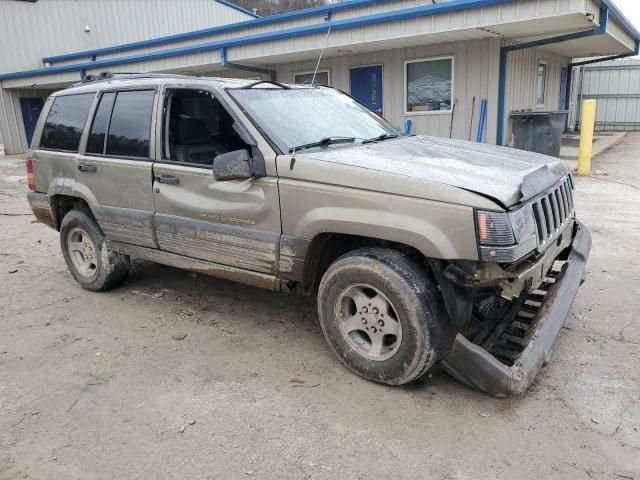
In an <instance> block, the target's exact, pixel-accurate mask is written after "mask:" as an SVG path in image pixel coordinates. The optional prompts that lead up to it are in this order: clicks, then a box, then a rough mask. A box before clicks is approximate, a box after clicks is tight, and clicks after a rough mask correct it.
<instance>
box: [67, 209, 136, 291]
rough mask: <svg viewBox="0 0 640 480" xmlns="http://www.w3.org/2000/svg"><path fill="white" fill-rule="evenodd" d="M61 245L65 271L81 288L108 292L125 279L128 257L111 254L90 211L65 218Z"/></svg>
mask: <svg viewBox="0 0 640 480" xmlns="http://www.w3.org/2000/svg"><path fill="white" fill-rule="evenodd" d="M60 245H61V247H62V254H63V255H64V260H65V262H66V263H67V268H68V269H69V271H70V272H71V275H73V278H75V279H76V281H77V282H78V283H79V284H80V285H81V286H82V288H85V289H87V290H91V291H94V292H101V291H105V290H110V289H112V288H114V287H116V286H118V285H119V284H120V283H122V281H123V280H124V279H125V278H126V277H127V274H128V272H129V257H128V256H127V255H122V254H120V253H116V252H114V251H112V250H111V248H110V246H109V242H108V241H107V239H106V237H105V236H104V234H103V233H102V230H100V227H99V226H98V224H97V223H96V221H95V220H94V218H93V215H91V212H89V211H86V210H71V211H70V212H69V213H67V214H66V215H65V216H64V218H63V219H62V224H61V225H60Z"/></svg>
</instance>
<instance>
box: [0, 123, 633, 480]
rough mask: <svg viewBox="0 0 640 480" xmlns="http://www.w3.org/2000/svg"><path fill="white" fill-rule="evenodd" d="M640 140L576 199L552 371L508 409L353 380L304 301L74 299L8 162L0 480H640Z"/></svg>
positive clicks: (127, 290) (121, 293) (0, 336)
mask: <svg viewBox="0 0 640 480" xmlns="http://www.w3.org/2000/svg"><path fill="white" fill-rule="evenodd" d="M639 150H640V135H629V136H628V137H627V138H626V140H625V141H624V142H623V143H621V144H620V145H618V146H617V147H615V148H614V149H612V150H610V151H609V152H607V153H605V154H603V155H602V156H600V157H599V158H598V160H597V161H596V162H595V164H594V170H595V173H596V175H594V176H593V177H591V178H580V179H578V181H577V183H578V184H577V193H576V203H577V207H578V211H579V215H580V217H581V218H582V219H583V220H584V221H585V223H586V224H587V225H588V226H589V227H590V228H591V229H592V233H593V238H594V246H593V251H592V257H591V261H590V266H589V270H590V277H589V279H588V280H587V283H586V284H585V285H584V287H583V288H582V289H581V291H580V292H579V294H578V297H577V299H576V302H575V304H574V307H573V309H572V311H571V314H570V316H569V317H568V319H567V322H566V324H565V328H564V329H563V332H562V334H561V336H560V338H559V339H558V341H557V343H556V348H555V354H554V357H553V360H552V362H551V363H550V364H549V365H548V366H547V367H546V368H545V369H544V370H543V371H542V372H541V373H540V375H539V376H538V378H537V381H536V382H535V384H534V386H533V388H532V389H531V390H530V391H529V392H528V393H527V394H526V395H523V396H520V397H518V398H513V399H508V400H498V399H494V398H491V397H488V396H486V395H483V394H480V393H477V392H474V391H472V390H469V389H468V388H466V387H464V386H462V385H461V384H459V383H457V382H456V381H454V380H453V379H452V378H450V377H449V376H447V375H446V374H444V373H443V372H441V371H440V370H438V369H436V370H435V371H434V372H433V374H432V375H429V376H427V377H425V378H423V379H422V380H420V381H419V382H418V383H416V384H413V385H411V386H406V387H400V388H390V387H384V386H380V385H377V384H374V383H370V382H367V381H365V380H361V379H360V378H358V377H356V376H354V375H352V374H350V373H349V372H347V371H346V370H345V369H344V368H343V367H342V366H341V365H340V363H339V362H338V361H337V360H336V359H335V358H334V357H333V356H332V354H331V352H330V350H329V348H328V346H327V345H326V344H325V342H324V339H323V337H322V332H321V330H320V328H319V325H318V319H317V314H316V310H315V303H314V301H313V300H312V299H307V298H300V297H295V296H290V295H286V294H279V293H272V292H268V291H262V290H258V289H254V288H249V287H244V286H240V285H235V284H232V283H229V282H225V281H219V280H215V279H211V278H207V277H202V276H199V275H194V274H190V273H188V272H183V271H179V270H176V269H172V268H168V267H163V266H159V265H154V264H151V263H146V262H135V264H134V269H133V272H132V275H131V277H130V279H129V281H128V282H127V283H126V284H125V285H124V286H123V287H121V288H118V289H116V290H114V291H112V292H108V293H103V294H96V293H89V292H86V291H84V290H82V289H81V288H80V287H79V286H78V285H77V284H76V283H75V282H74V281H73V279H72V278H71V276H70V275H69V273H68V272H67V270H66V267H65V264H64V261H63V259H62V255H61V253H60V247H59V243H58V235H57V233H56V232H55V231H53V230H50V229H48V228H47V227H45V226H43V225H41V224H38V223H34V220H33V217H32V216H31V215H30V211H29V208H28V205H27V202H26V200H25V195H24V191H25V179H24V174H23V171H24V168H23V161H22V159H20V158H16V157H14V158H11V157H7V158H5V159H1V160H0V479H17V478H33V479H49V478H50V479H65V480H66V479H83V480H85V479H114V478H117V479H124V478H127V479H147V478H148V479H154V480H155V479H164V478H167V479H169V478H170V479H185V478H188V479H214V478H215V479H218V478H220V479H236V478H238V479H245V478H261V479H273V478H292V479H304V478H312V479H333V478H340V479H352V478H353V479H378V478H402V479H405V478H406V479H412V478H429V479H478V478H482V479H487V478H488V479H502V478H504V479H512V478H545V479H547V478H552V479H553V478H559V479H560V478H561V479H566V478H572V479H573V478H575V479H582V478H588V479H593V478H596V479H600V478H603V479H640V432H639V429H640V382H639V376H640V322H639V321H638V320H637V319H638V315H637V309H638V307H640V215H639V213H640V191H639V190H640V159H639V158H638V155H637V152H638V151H639Z"/></svg>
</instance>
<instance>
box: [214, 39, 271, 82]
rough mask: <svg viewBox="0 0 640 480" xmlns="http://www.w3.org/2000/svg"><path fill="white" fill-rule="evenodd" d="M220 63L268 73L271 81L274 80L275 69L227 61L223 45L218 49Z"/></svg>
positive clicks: (240, 68) (248, 70) (230, 66)
mask: <svg viewBox="0 0 640 480" xmlns="http://www.w3.org/2000/svg"><path fill="white" fill-rule="evenodd" d="M220 65H221V66H223V67H225V68H235V69H236V70H244V71H247V72H255V73H264V74H265V75H269V78H270V79H271V80H272V81H274V82H275V81H276V71H275V70H268V69H266V68H259V67H252V66H250V65H240V64H238V63H233V62H229V61H228V60H227V49H226V48H225V47H222V48H221V49H220Z"/></svg>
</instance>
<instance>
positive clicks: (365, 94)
mask: <svg viewBox="0 0 640 480" xmlns="http://www.w3.org/2000/svg"><path fill="white" fill-rule="evenodd" d="M351 96H352V97H354V98H356V99H358V100H359V101H360V102H362V103H364V104H365V105H366V106H367V107H369V108H370V109H371V110H373V111H374V112H377V113H379V114H380V115H382V65H373V66H370V67H354V68H352V69H351Z"/></svg>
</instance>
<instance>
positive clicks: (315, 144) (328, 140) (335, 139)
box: [289, 137, 356, 153]
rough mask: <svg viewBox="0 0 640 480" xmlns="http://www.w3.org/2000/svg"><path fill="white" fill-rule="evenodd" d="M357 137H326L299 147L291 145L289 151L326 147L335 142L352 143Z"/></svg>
mask: <svg viewBox="0 0 640 480" xmlns="http://www.w3.org/2000/svg"><path fill="white" fill-rule="evenodd" d="M355 141H356V139H355V137H324V138H323V139H321V140H320V141H318V142H312V143H305V144H304V145H298V146H297V147H291V148H290V149H289V153H293V152H294V151H298V150H305V149H307V148H315V147H326V146H327V145H331V144H334V143H351V142H355Z"/></svg>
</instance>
